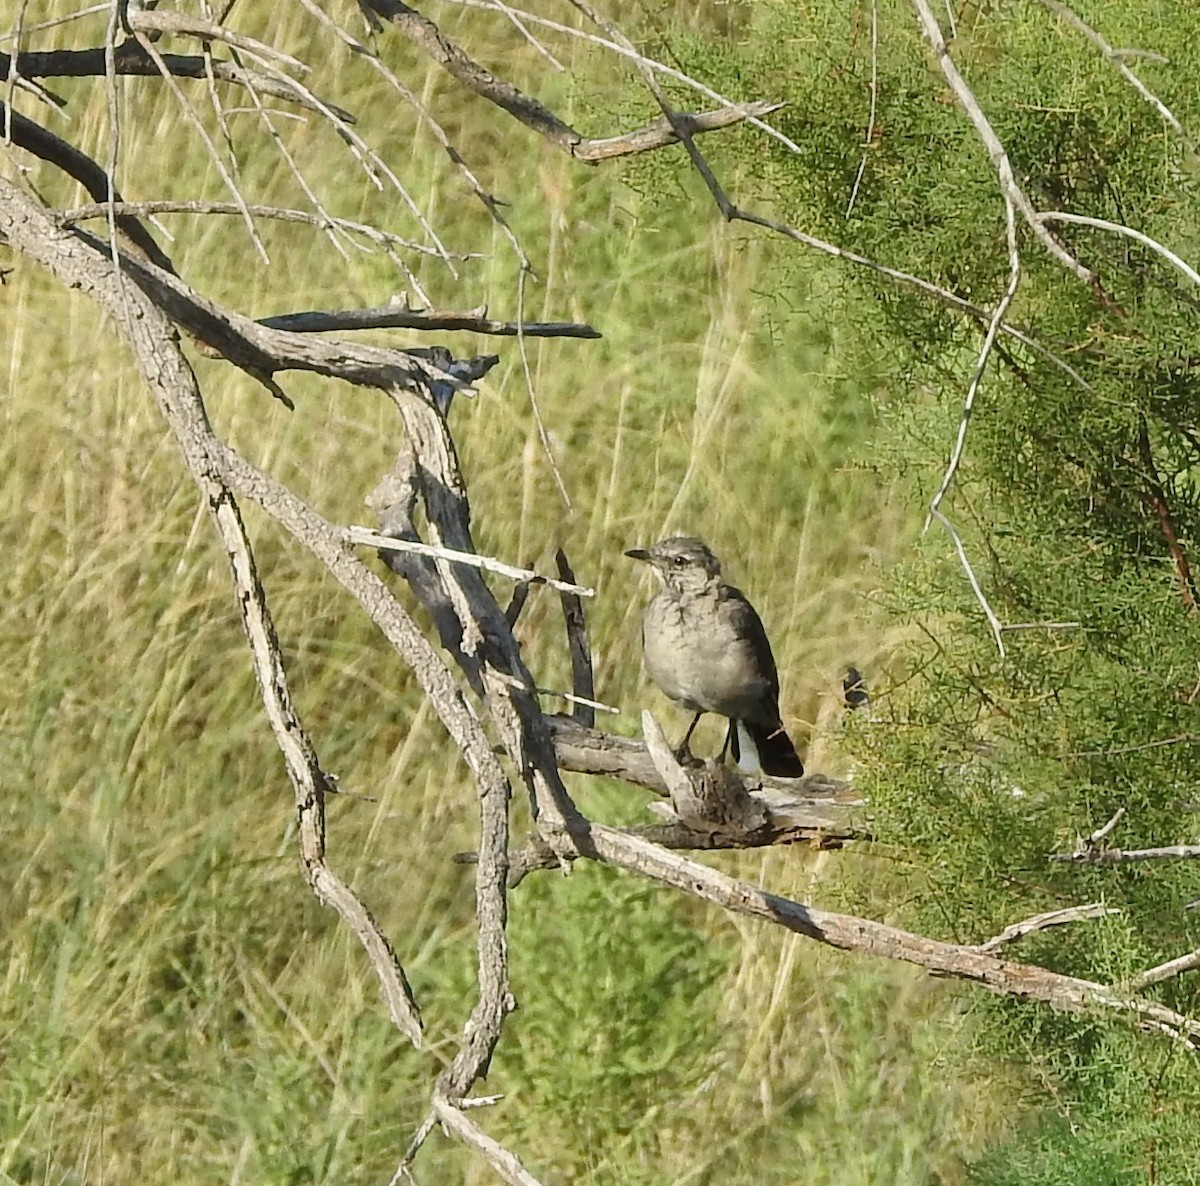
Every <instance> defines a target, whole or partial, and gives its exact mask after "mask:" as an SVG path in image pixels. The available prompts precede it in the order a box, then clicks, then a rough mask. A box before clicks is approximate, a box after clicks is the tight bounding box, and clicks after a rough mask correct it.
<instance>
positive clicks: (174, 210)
mask: <svg viewBox="0 0 1200 1186" xmlns="http://www.w3.org/2000/svg"><path fill="white" fill-rule="evenodd" d="M113 208H114V210H115V212H116V213H117V214H125V215H134V216H141V215H148V214H241V213H242V207H241V206H239V205H237V204H236V203H234V202H201V201H189V202H178V201H171V200H159V201H152V202H116V203H114V205H113ZM245 208H246V209H247V210H249V211H250V213H251V214H253V215H254V216H255V217H256V218H274V219H278V220H279V221H281V222H305V223H308V224H309V225H310V226H315V227H323V226H324V224H325V222H326V221H329V222H332V223H333V224H334V225H335V226H337V227H341V228H342V229H344V230H347V231H353V232H354V233H355V234H356V235H362V236H363V238H366V239H370V240H371V241H372V242H374V243H376V244H378V245H379V246H384V245H393V246H397V247H404V248H406V249H407V250H409V251H416V252H418V253H420V254H422V255H437V256H439V257H440V255H441V253H440V252H439V251H437V249H436V248H433V247H428V246H426V245H425V244H424V243H414V242H413V241H412V240H411V239H405V238H404V237H403V236H402V235H394V234H392V232H391V231H384V230H380V229H379V228H378V227H373V226H371V225H370V224H369V223H365V222H354V221H352V220H351V219H349V218H334V217H333V216H332V215H330V216H329V217H328V219H326V217H325V216H323V215H318V214H312V213H310V212H309V211H307V210H292V209H290V208H289V207H286V206H262V205H256V204H254V203H248V204H247V205H246V207H245ZM107 209H108V204H107V203H99V202H97V203H95V204H94V205H90V206H75V207H72V208H71V209H69V210H60V211H56V212H55V215H54V217H55V218H56V219H57V220H58V221H59V222H60V223H62V224H63V225H64V226H69V225H71V224H72V223H76V222H85V221H86V220H87V219H89V218H103V217H104V216H105V214H106V213H107ZM454 258H455V259H480V258H482V257H481V256H480V255H478V254H475V253H471V254H461V253H460V254H458V255H455V256H454Z"/></svg>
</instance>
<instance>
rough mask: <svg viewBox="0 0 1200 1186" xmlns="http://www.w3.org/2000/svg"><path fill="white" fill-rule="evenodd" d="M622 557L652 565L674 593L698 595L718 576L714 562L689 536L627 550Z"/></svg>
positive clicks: (718, 567)
mask: <svg viewBox="0 0 1200 1186" xmlns="http://www.w3.org/2000/svg"><path fill="white" fill-rule="evenodd" d="M625 555H626V556H629V557H630V558H631V559H633V560H644V561H645V562H646V563H647V564H649V565H651V566H652V567H653V569H654V571H655V573H656V574H657V576H658V577H659V579H660V580H661V581H662V583H663V584H664V585H666V587H667V588H668V589H670V590H672V591H673V592H675V593H687V592H697V591H699V590H701V589H703V588H704V587H705V586H707V585H709V584H710V583H711V582H712V581H714V580H715V579H716V578H718V577H719V576H720V575H721V565H720V562H719V561H718V560H717V558H716V557H715V556H714V555H713V554H712V552H710V551H709V550H708V547H707V546H706V545H705V544H703V543H701V541H700V540H698V539H693V538H692V537H691V536H686V535H677V536H673V537H672V538H671V539H663V540H659V541H658V543H656V544H655V545H654V546H653V547H651V548H630V549H629V551H628V552H626V553H625Z"/></svg>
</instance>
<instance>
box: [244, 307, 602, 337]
mask: <svg viewBox="0 0 1200 1186" xmlns="http://www.w3.org/2000/svg"><path fill="white" fill-rule="evenodd" d="M258 323H259V325H267V326H270V327H271V328H272V329H285V330H288V331H289V332H291V333H298V334H312V333H327V332H330V331H335V332H344V331H347V330H356V329H418V330H442V331H447V330H449V331H459V330H463V331H466V332H468V333H474V334H491V335H493V336H495V337H503V338H513V337H517V336H518V335H524V336H525V337H527V338H601V337H603V336H604V335H603V334H601V333H600V331H599V330H597V329H593V328H592V327H591V326H590V325H584V324H581V323H579V322H576V321H529V322H520V321H492V320H491V319H490V318H489V317H488V315H487V306H486V305H481V306H480V307H479V308H478V309H470V310H468V311H467V312H465V313H456V312H452V311H449V310H442V309H409V308H406V307H404V306H403V305H383V306H381V307H379V308H375V309H347V310H344V311H338V312H329V313H326V312H318V311H314V312H309V313H281V314H278V315H277V316H275V317H260V318H259V319H258Z"/></svg>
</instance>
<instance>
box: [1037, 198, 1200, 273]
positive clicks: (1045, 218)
mask: <svg viewBox="0 0 1200 1186" xmlns="http://www.w3.org/2000/svg"><path fill="white" fill-rule="evenodd" d="M1034 217H1035V218H1036V219H1037V220H1038V222H1043V223H1044V222H1072V223H1075V224H1076V225H1078V226H1090V227H1095V228H1096V230H1099V231H1111V232H1112V233H1113V234H1114V235H1124V236H1125V238H1127V239H1133V240H1134V241H1135V242H1138V243H1141V244H1142V246H1143V247H1149V248H1150V250H1151V251H1157V252H1158V254H1159V255H1161V256H1162V257H1163V259H1165V260H1166V261H1167V262H1168V263H1169V264H1170V265H1171V266H1172V267H1173V268H1176V269H1177V270H1178V271H1180V272H1182V273H1183V275H1184V276H1186V277H1187V278H1188V279H1189V280H1190V281H1191V282H1192V283H1193V284H1196V285H1200V272H1197V271H1196V269H1195V268H1193V267H1192V266H1191V264H1188V263H1185V262H1184V261H1183V260H1182V259H1180V258H1179V256H1177V255H1176V254H1175V252H1173V251H1172V250H1170V248H1168V247H1164V246H1163V245H1162V244H1161V243H1160V242H1159V241H1158V240H1157V239H1151V238H1150V236H1149V235H1146V234H1143V233H1142V232H1141V231H1135V230H1134V229H1133V227H1127V226H1123V225H1122V224H1121V223H1119V222H1109V221H1108V219H1106V218H1090V217H1089V216H1088V215H1086V214H1069V213H1067V211H1065V210H1041V211H1039V212H1038V213H1037V214H1035V215H1034Z"/></svg>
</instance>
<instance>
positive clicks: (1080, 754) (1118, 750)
mask: <svg viewBox="0 0 1200 1186" xmlns="http://www.w3.org/2000/svg"><path fill="white" fill-rule="evenodd" d="M1192 742H1200V733H1179V734H1176V736H1174V737H1160V738H1158V739H1157V740H1156V741H1143V742H1141V743H1140V744H1139V745H1117V746H1113V748H1112V749H1080V750H1069V751H1068V752H1067V753H1065V754H1063V757H1064V758H1115V757H1118V756H1120V755H1121V754H1138V753H1141V752H1142V751H1143V750H1148V749H1161V748H1162V747H1163V746H1167V745H1187V744H1189V743H1192Z"/></svg>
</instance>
